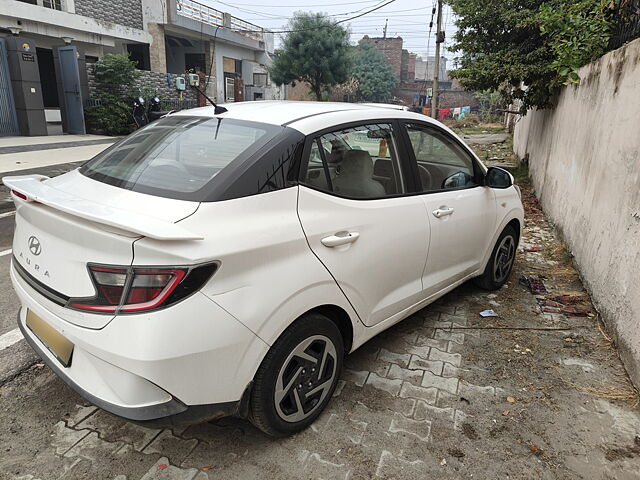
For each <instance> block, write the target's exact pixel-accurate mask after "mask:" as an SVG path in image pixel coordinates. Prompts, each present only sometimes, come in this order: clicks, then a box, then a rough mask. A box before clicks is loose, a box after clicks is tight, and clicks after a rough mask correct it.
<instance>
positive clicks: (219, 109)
mask: <svg viewBox="0 0 640 480" xmlns="http://www.w3.org/2000/svg"><path fill="white" fill-rule="evenodd" d="M191 88H193V89H195V90H197V91H198V93H200V95H202V96H203V97H204V98H206V99H207V100H209V103H210V104H211V105H213V107H214V110H213V113H214V114H215V115H219V114H221V113H224V112H228V110H227V109H226V108H224V107H221V106H220V105H216V102H214V101H213V100H211V99H210V98H209V97H207V95H206V94H205V93H204V92H203V91H202V90H200V89H199V88H198V87H196V86H195V85H191Z"/></svg>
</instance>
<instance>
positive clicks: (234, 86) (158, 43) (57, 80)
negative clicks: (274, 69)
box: [0, 0, 284, 135]
mask: <svg viewBox="0 0 640 480" xmlns="http://www.w3.org/2000/svg"><path fill="white" fill-rule="evenodd" d="M0 42H2V43H3V44H6V45H4V46H2V45H0V53H2V52H5V53H4V55H5V56H6V55H9V56H11V52H10V50H8V49H10V48H11V45H18V50H20V49H21V47H22V46H25V45H26V46H27V47H28V51H21V53H25V54H27V56H25V55H22V56H20V55H17V56H15V55H14V57H15V58H17V59H18V60H19V62H22V59H23V58H30V59H32V60H33V62H32V63H33V64H34V65H32V66H35V65H37V68H36V69H33V68H32V71H33V72H32V74H31V76H32V77H38V78H30V79H29V82H35V83H38V82H39V85H37V86H36V85H35V84H34V86H33V87H30V88H33V89H35V92H34V93H33V94H32V95H31V97H29V98H28V100H29V101H30V102H31V103H30V105H31V108H32V110H34V111H35V110H39V109H43V110H44V112H45V115H46V119H47V121H48V123H49V124H52V123H55V122H57V121H60V120H61V117H64V116H65V115H64V111H65V109H66V108H67V103H68V99H67V98H66V94H65V93H64V92H65V91H66V90H65V89H63V88H62V85H61V82H63V81H65V80H64V75H62V77H61V69H62V68H61V66H60V65H61V64H60V61H59V59H58V55H59V54H60V55H62V53H59V51H60V48H61V47H64V46H72V47H75V50H74V51H75V52H76V55H77V57H78V62H79V63H80V66H79V69H80V72H79V77H80V81H79V83H80V88H79V89H78V91H79V96H80V97H82V100H83V102H85V103H86V101H87V100H88V97H89V95H90V89H89V82H88V80H87V74H86V70H87V69H86V67H85V62H86V63H87V64H91V63H94V62H96V61H97V60H99V59H100V58H102V57H103V56H104V55H105V54H108V53H128V54H129V56H130V58H131V59H132V60H134V61H135V62H136V64H137V68H138V69H139V70H142V71H147V72H151V73H150V74H148V75H142V77H141V78H142V79H145V78H147V79H155V80H156V83H155V85H157V86H160V84H159V83H158V82H160V83H162V84H163V85H162V86H163V87H165V88H158V91H159V93H160V94H161V95H162V94H164V95H168V94H169V93H173V94H174V95H175V96H176V97H178V96H179V97H180V98H182V95H181V94H180V93H179V91H178V90H177V89H176V88H175V87H174V85H172V84H171V82H172V81H174V80H175V77H177V76H182V75H184V74H186V73H188V72H193V73H199V74H201V76H202V77H203V78H204V79H205V81H204V82H203V83H201V85H206V93H207V95H208V96H209V97H211V98H212V99H213V100H214V101H216V102H220V103H222V102H231V101H243V100H260V99H277V98H283V96H284V90H283V89H281V88H278V87H276V86H275V85H274V84H273V83H272V82H271V81H270V78H269V74H268V70H267V69H268V66H269V65H270V63H271V56H272V54H273V34H272V33H270V32H268V31H267V30H265V29H263V28H261V27H260V26H258V25H255V24H252V23H249V22H246V21H244V20H242V19H240V18H237V17H234V16H232V15H230V14H228V13H225V12H222V11H220V10H216V9H214V8H211V7H209V6H208V5H205V4H202V3H200V2H197V1H195V0H0ZM6 52H9V53H6ZM0 56H2V55H0ZM14 57H10V58H9V60H11V59H12V58H14ZM12 61H13V60H11V61H9V63H8V65H9V66H8V67H6V68H5V70H6V73H7V75H5V76H6V77H10V80H11V82H13V83H15V82H16V81H17V80H16V78H15V77H16V75H19V74H20V71H21V70H20V68H18V69H17V70H16V68H14V67H13V66H12V65H13V64H12ZM3 62H4V63H6V62H5V59H4V58H0V82H2V81H3V78H4V77H3V74H2V73H3V72H2V68H3ZM19 62H18V63H19ZM13 63H15V62H13ZM25 65H26V64H25ZM88 70H89V72H91V68H90V67H89V69H88ZM16 72H17V73H16ZM63 73H64V72H62V74H63ZM4 81H5V84H6V83H7V81H6V79H5V80H4ZM20 81H21V80H20ZM164 83H166V85H164ZM147 86H149V85H147ZM150 86H151V87H152V88H153V86H154V83H151V85H150ZM4 87H5V88H3V85H0V92H4V94H0V110H2V109H3V108H4V107H8V106H9V105H10V104H11V103H10V102H9V100H8V99H7V97H8V94H7V93H6V92H5V90H7V88H6V87H7V85H4ZM16 88H17V87H15V85H14V87H13V91H14V96H16V97H17V98H16V99H13V103H12V104H13V105H14V107H13V108H15V109H16V110H17V111H18V114H19V115H18V116H20V111H19V110H20V108H19V107H20V105H22V101H21V93H20V92H19V91H17V90H16ZM20 88H22V87H20ZM9 90H10V89H9ZM7 91H8V90H7ZM16 92H17V93H16ZM61 97H64V98H61ZM61 111H62V114H61ZM34 115H36V116H37V114H36V113H34ZM27 116H28V115H27ZM2 121H3V118H2V116H0V122H2ZM62 123H63V124H64V123H65V119H64V118H62ZM8 130H9V131H10V130H11V129H10V128H9V129H8ZM20 130H21V132H22V131H25V132H26V133H23V134H33V133H31V130H30V129H27V128H20ZM36 130H37V131H39V132H41V129H35V130H33V131H36ZM51 130H52V129H51V128H49V131H51ZM3 131H7V129H2V128H0V135H2V134H3V133H2V132H3ZM5 134H6V133H5ZM40 134H41V133H40Z"/></svg>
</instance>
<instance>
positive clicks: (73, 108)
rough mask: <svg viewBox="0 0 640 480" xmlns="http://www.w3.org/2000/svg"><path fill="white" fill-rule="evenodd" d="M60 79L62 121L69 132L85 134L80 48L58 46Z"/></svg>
mask: <svg viewBox="0 0 640 480" xmlns="http://www.w3.org/2000/svg"><path fill="white" fill-rule="evenodd" d="M56 51H57V52H56V53H57V60H58V61H57V67H59V69H58V75H59V81H60V83H61V85H62V88H61V90H62V97H63V98H62V99H61V101H60V103H61V104H60V107H61V114H62V123H63V126H64V127H65V128H66V132H68V133H76V134H84V133H85V128H84V108H83V105H82V93H81V90H80V70H79V66H78V50H77V49H76V47H74V46H73V45H65V46H64V47H56Z"/></svg>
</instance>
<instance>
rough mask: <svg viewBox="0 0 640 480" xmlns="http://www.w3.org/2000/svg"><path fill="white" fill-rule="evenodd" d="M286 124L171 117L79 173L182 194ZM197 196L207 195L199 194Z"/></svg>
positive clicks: (132, 186) (127, 185) (196, 188)
mask: <svg viewBox="0 0 640 480" xmlns="http://www.w3.org/2000/svg"><path fill="white" fill-rule="evenodd" d="M282 128H283V127H277V126H273V125H266V124H262V123H257V122H247V121H240V120H235V119H227V118H225V119H221V118H210V117H192V116H181V115H175V116H168V117H165V118H162V119H159V120H157V121H156V122H153V123H151V124H149V125H148V126H147V127H145V128H142V129H140V130H138V131H136V132H134V133H133V134H132V135H130V136H129V137H127V138H126V139H125V140H123V141H122V142H120V143H118V144H117V145H115V146H114V147H113V148H110V149H108V150H106V151H105V152H103V153H102V154H99V155H98V156H96V157H95V158H94V159H92V160H90V161H89V162H88V163H86V164H85V165H84V166H83V167H82V168H81V170H80V172H81V173H82V174H83V175H86V176H88V177H90V178H94V179H96V180H99V181H102V182H104V183H109V184H111V185H115V186H118V187H121V188H125V189H127V190H133V191H139V192H143V193H152V194H156V195H160V196H165V197H169V198H181V196H182V195H183V194H193V193H196V192H198V191H199V190H201V189H203V187H205V185H207V184H208V183H209V182H210V181H211V180H212V179H213V178H214V177H215V176H216V175H217V174H218V173H219V172H220V171H221V170H222V169H224V168H225V167H226V166H227V165H229V164H230V163H232V162H233V161H234V160H236V159H238V158H240V157H243V156H245V157H246V155H249V154H251V153H253V152H256V151H257V150H258V149H260V148H261V147H263V146H264V145H266V143H267V142H268V141H269V140H271V139H272V138H274V136H275V135H277V134H278V133H279V132H281V131H282ZM192 196H193V195H192ZM193 199H194V200H203V199H204V198H199V197H198V195H197V194H196V195H195V196H193Z"/></svg>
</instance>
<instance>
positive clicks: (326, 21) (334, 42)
mask: <svg viewBox="0 0 640 480" xmlns="http://www.w3.org/2000/svg"><path fill="white" fill-rule="evenodd" d="M287 30H289V33H287V34H286V36H285V38H284V41H283V42H282V43H283V49H282V53H280V54H279V55H278V56H277V57H276V58H275V59H274V61H273V65H272V66H271V78H272V79H273V81H274V82H275V83H276V84H277V85H282V84H284V83H290V82H294V81H296V80H297V81H302V82H307V83H308V84H309V85H310V86H311V91H312V92H313V94H314V95H315V97H316V99H317V100H319V101H320V100H322V96H323V92H324V91H325V90H326V89H327V87H330V86H333V85H337V84H339V83H342V82H344V81H346V80H347V79H348V77H349V67H350V65H349V57H348V55H347V52H348V49H349V32H348V30H346V29H345V28H344V27H342V26H340V25H337V24H335V23H334V22H333V21H332V20H331V19H330V18H329V17H328V16H327V15H325V14H322V13H311V12H296V13H295V14H294V17H293V19H291V21H290V22H289V24H288V28H287Z"/></svg>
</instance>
